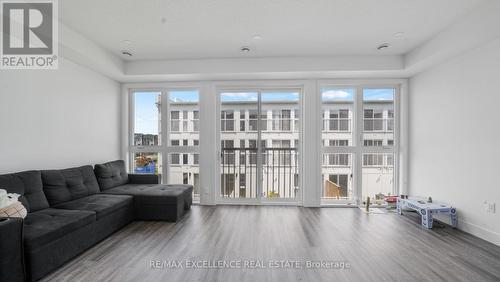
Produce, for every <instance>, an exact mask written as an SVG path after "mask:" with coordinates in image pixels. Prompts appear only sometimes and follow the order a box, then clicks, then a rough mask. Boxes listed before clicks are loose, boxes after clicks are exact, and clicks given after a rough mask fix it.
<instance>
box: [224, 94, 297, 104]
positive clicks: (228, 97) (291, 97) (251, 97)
mask: <svg viewBox="0 0 500 282" xmlns="http://www.w3.org/2000/svg"><path fill="white" fill-rule="evenodd" d="M261 99H262V101H263V102H270V101H298V100H299V93H297V92H272V93H271V92H269V93H266V92H263V93H262V97H261ZM257 100H258V94H257V92H227V93H221V101H223V102H234V101H240V102H242V101H257Z"/></svg>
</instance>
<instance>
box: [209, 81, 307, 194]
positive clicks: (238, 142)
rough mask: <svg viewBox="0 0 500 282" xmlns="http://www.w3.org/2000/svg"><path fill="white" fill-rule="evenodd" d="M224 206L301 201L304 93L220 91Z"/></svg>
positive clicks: (221, 189) (221, 188)
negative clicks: (301, 104)
mask: <svg viewBox="0 0 500 282" xmlns="http://www.w3.org/2000/svg"><path fill="white" fill-rule="evenodd" d="M219 107H220V127H219V139H220V144H218V145H219V146H220V147H219V148H218V151H219V152H220V158H219V159H220V189H219V193H218V199H219V202H225V203H231V202H233V203H237V202H239V203H245V202H246V203H264V202H270V203H275V202H297V201H299V199H300V194H299V191H300V189H299V186H300V185H299V183H300V181H299V179H300V172H299V159H300V158H299V156H300V155H299V148H300V111H301V107H300V91H299V90H289V89H285V90H269V89H257V90H241V91H220V92H219Z"/></svg>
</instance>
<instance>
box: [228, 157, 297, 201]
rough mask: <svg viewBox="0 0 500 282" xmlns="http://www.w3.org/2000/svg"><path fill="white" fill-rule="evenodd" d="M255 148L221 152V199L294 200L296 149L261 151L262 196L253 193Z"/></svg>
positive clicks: (254, 189) (255, 161)
mask: <svg viewBox="0 0 500 282" xmlns="http://www.w3.org/2000/svg"><path fill="white" fill-rule="evenodd" d="M257 154H258V150H257V148H222V151H221V196H222V197H226V198H259V197H264V198H295V196H296V193H297V191H298V185H299V184H298V183H299V181H298V178H299V167H298V158H299V155H298V149H296V148H262V152H261V162H262V172H261V173H262V178H261V179H262V192H261V194H260V195H259V194H258V193H257V187H258V175H259V171H258V170H259V169H258V166H257V162H258V160H257Z"/></svg>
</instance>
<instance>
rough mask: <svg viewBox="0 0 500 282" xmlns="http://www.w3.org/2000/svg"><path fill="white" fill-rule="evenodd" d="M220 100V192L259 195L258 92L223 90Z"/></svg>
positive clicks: (226, 195)
mask: <svg viewBox="0 0 500 282" xmlns="http://www.w3.org/2000/svg"><path fill="white" fill-rule="evenodd" d="M220 100H221V113H220V124H221V132H220V134H221V136H220V138H221V163H220V166H221V169H220V170H221V182H220V184H221V187H220V195H221V197H226V198H256V197H257V138H258V135H257V130H258V104H257V103H258V93H256V92H224V93H221V94H220Z"/></svg>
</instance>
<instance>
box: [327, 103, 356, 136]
mask: <svg viewBox="0 0 500 282" xmlns="http://www.w3.org/2000/svg"><path fill="white" fill-rule="evenodd" d="M323 117H324V123H323V130H326V131H337V132H338V131H350V120H349V110H347V109H339V110H333V109H330V110H327V111H324V114H323Z"/></svg>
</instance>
